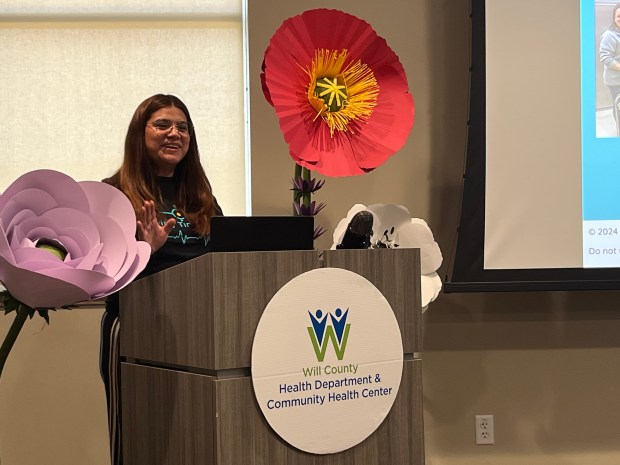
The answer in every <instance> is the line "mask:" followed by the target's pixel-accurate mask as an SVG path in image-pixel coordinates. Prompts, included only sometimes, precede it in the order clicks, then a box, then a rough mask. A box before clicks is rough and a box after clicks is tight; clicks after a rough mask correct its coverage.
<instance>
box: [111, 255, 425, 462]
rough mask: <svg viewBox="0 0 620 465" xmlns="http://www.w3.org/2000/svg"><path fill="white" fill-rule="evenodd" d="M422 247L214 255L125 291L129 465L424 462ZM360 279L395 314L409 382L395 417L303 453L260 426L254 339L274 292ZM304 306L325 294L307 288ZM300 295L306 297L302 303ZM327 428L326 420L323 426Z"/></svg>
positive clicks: (123, 389) (123, 346)
mask: <svg viewBox="0 0 620 465" xmlns="http://www.w3.org/2000/svg"><path fill="white" fill-rule="evenodd" d="M419 260H420V259H419V250H417V249H384V250H381V249H380V250H330V251H325V252H324V254H323V257H322V259H321V258H320V254H319V252H318V251H280V252H239V253H212V254H206V255H204V256H202V257H199V258H196V259H194V260H190V261H188V262H186V263H183V264H181V265H178V266H176V267H173V268H169V269H167V270H164V271H162V272H160V273H157V274H155V275H152V276H149V277H147V278H144V279H141V280H139V281H136V282H134V283H132V284H131V285H130V286H128V287H127V288H126V289H124V290H123V291H121V296H120V304H121V308H120V318H121V328H122V329H121V356H122V357H123V358H124V360H125V362H124V363H123V364H122V367H121V370H122V375H121V380H122V386H121V399H122V400H121V402H122V406H123V407H122V414H123V431H122V434H123V447H124V459H125V463H127V464H130V465H143V464H144V465H147V464H148V465H199V464H200V465H204V464H215V465H262V464H264V465H353V464H355V465H375V464H376V465H379V464H381V465H384V464H385V465H388V464H389V465H423V464H424V448H423V411H422V380H421V363H422V361H421V360H420V359H419V358H417V357H418V356H419V353H420V352H421V348H422V325H421V306H420V302H421V298H420V261H419ZM321 267H334V268H343V269H347V270H350V271H353V272H355V273H357V274H359V275H361V276H363V277H365V278H366V279H368V280H369V281H370V282H371V283H373V284H374V286H375V287H377V288H378V289H379V291H381V293H382V294H383V295H384V296H385V298H386V300H387V301H388V303H389V304H390V306H391V307H392V310H393V311H394V314H395V316H396V320H397V322H398V325H399V327H400V331H401V336H402V342H403V355H404V360H405V362H404V365H403V376H402V380H401V385H400V389H399V391H398V395H397V397H396V400H395V403H394V406H393V407H392V409H391V411H390V413H389V414H388V416H387V417H386V419H385V420H384V421H383V423H382V424H381V425H380V426H379V428H378V429H377V430H376V431H375V432H374V433H373V434H371V435H370V436H369V437H368V438H367V439H366V440H364V441H362V442H361V443H360V444H358V445H357V446H355V447H352V448H350V449H348V450H346V451H343V452H340V453H337V454H328V455H314V454H309V453H306V452H302V451H300V450H298V449H296V448H294V447H292V446H291V445H290V444H288V443H286V442H285V441H284V440H282V439H281V438H280V437H279V436H278V435H277V434H276V433H275V432H274V431H273V430H272V429H271V428H270V426H269V424H268V423H267V421H266V420H265V418H264V416H263V414H262V412H261V410H260V408H259V406H258V404H257V402H256V399H255V396H254V392H253V386H252V379H251V376H250V366H251V356H252V343H253V339H254V334H255V331H256V327H257V325H258V323H259V320H260V318H261V316H262V313H263V311H264V309H265V307H266V306H267V304H268V303H269V301H270V300H271V298H272V297H273V296H274V295H275V294H276V292H277V291H278V290H279V289H280V288H281V287H282V286H284V285H285V284H286V283H288V282H289V281H290V280H292V279H293V278H295V277H297V276H299V275H300V274H302V273H305V272H307V271H310V270H312V269H315V268H321ZM307 292H308V294H307V295H308V299H310V298H311V296H312V294H313V293H316V292H320V289H308V291H307ZM303 297H304V296H300V299H303ZM326 421H329V419H326Z"/></svg>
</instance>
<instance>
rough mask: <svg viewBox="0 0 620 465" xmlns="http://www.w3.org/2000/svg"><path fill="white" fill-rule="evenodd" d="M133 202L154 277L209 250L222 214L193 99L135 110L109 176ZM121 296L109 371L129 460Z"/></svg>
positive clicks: (107, 316)
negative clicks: (201, 149)
mask: <svg viewBox="0 0 620 465" xmlns="http://www.w3.org/2000/svg"><path fill="white" fill-rule="evenodd" d="M104 182H108V183H109V184H112V185H113V186H115V187H117V188H118V189H120V190H121V191H122V192H123V193H124V194H125V195H126V196H127V197H128V198H129V200H130V202H131V204H132V205H133V208H134V210H135V212H136V217H137V218H138V225H137V226H138V228H137V236H138V239H140V240H144V241H146V242H148V243H149V244H150V246H151V259H150V260H149V263H148V264H147V266H146V268H145V270H144V271H143V272H142V273H141V275H140V276H139V277H138V278H140V277H144V276H148V275H150V274H152V273H155V272H157V271H161V270H163V269H166V268H168V267H171V266H173V265H176V264H178V263H181V262H183V261H186V260H189V259H191V258H195V257H197V256H199V255H202V254H204V253H206V252H207V251H208V249H207V242H208V240H209V239H208V237H209V236H208V235H209V224H210V220H211V218H212V217H213V216H214V215H221V214H222V211H221V209H220V207H219V206H218V204H217V201H216V200H215V197H214V196H213V194H212V192H211V184H210V183H209V180H208V179H207V176H206V174H205V171H204V169H203V167H202V165H201V163H200V155H199V153H198V144H197V141H196V134H195V133H194V125H193V124H192V119H191V117H190V114H189V110H188V109H187V107H186V106H185V104H184V103H183V102H182V101H181V100H179V99H178V98H177V97H174V96H172V95H162V94H158V95H154V96H152V97H149V98H148V99H146V100H145V101H144V102H142V103H141V104H140V105H139V106H138V108H137V109H136V111H135V112H134V114H133V117H132V119H131V122H130V123H129V128H128V130H127V136H126V138H125V154H124V158H123V162H122V164H121V167H120V169H119V170H118V171H117V172H116V174H114V175H113V176H112V177H111V178H109V179H105V180H104ZM119 329H120V326H119V319H118V295H114V296H111V297H110V298H108V300H107V301H106V310H105V312H104V314H103V319H102V321H101V360H100V363H101V367H100V368H101V376H102V378H103V382H104V384H105V389H106V399H107V404H108V425H109V428H110V449H111V454H112V464H113V465H119V464H121V463H122V447H121V428H120V427H121V405H120V402H119V397H120V360H119Z"/></svg>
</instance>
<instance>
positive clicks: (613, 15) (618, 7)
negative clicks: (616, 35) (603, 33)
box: [609, 3, 620, 29]
mask: <svg viewBox="0 0 620 465" xmlns="http://www.w3.org/2000/svg"><path fill="white" fill-rule="evenodd" d="M618 10H620V3H616V6H614V9H613V10H612V11H611V26H609V29H618V26H617V25H616V11H618Z"/></svg>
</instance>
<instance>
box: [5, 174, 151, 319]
mask: <svg viewBox="0 0 620 465" xmlns="http://www.w3.org/2000/svg"><path fill="white" fill-rule="evenodd" d="M135 233H136V217H135V214H134V211H133V209H132V207H131V204H130V203H129V200H128V199H127V198H126V197H125V196H124V195H123V194H122V193H121V192H120V191H118V190H117V189H115V188H114V187H112V186H109V185H107V184H104V183H101V182H93V181H84V182H76V181H74V180H73V179H72V178H70V177H69V176H67V175H65V174H62V173H59V172H57V171H51V170H38V171H32V172H30V173H27V174H25V175H23V176H21V177H20V178H18V179H17V180H16V181H15V182H14V183H13V184H11V185H10V186H9V187H8V188H7V190H6V191H4V192H3V193H2V194H1V195H0V282H1V283H2V284H3V285H4V286H5V287H6V289H7V290H8V291H9V292H10V293H11V295H12V296H13V297H14V298H15V299H17V300H18V301H20V302H22V303H24V304H25V305H28V306H29V307H31V308H34V309H37V308H57V307H61V306H67V305H71V304H73V303H76V302H79V301H83V300H90V299H97V298H101V297H104V296H106V295H108V294H111V293H113V292H116V291H118V290H120V289H121V288H123V287H124V286H126V285H127V284H129V283H130V282H131V281H132V280H133V279H134V278H135V277H136V276H137V275H138V273H140V271H142V270H143V269H144V267H145V266H146V263H147V262H148V260H149V257H150V253H151V249H150V247H149V245H148V244H147V243H146V242H142V241H136V239H135ZM50 246H51V247H52V248H53V249H56V250H61V251H62V253H61V254H59V255H56V254H53V253H50V252H49V251H48V250H46V248H49V247H50ZM65 252H66V254H65Z"/></svg>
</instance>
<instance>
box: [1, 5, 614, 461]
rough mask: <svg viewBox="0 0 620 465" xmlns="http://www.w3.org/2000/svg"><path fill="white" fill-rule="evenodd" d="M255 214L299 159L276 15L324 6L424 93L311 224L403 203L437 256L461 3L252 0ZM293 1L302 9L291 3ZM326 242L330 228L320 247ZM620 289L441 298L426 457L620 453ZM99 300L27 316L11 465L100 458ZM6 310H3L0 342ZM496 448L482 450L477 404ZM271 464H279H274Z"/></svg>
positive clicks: (277, 200)
mask: <svg viewBox="0 0 620 465" xmlns="http://www.w3.org/2000/svg"><path fill="white" fill-rule="evenodd" d="M249 3H250V5H249V14H250V16H249V18H250V24H249V29H250V44H251V46H250V47H251V48H250V55H251V56H250V72H251V79H252V83H251V92H252V97H251V107H252V114H251V119H252V121H251V122H252V134H251V135H252V156H253V166H252V170H253V176H252V180H253V186H252V188H253V195H254V213H255V214H287V213H288V212H289V210H290V192H289V188H290V182H289V179H290V178H291V177H292V173H293V164H292V161H290V159H289V158H288V155H287V153H288V150H287V147H286V144H285V143H284V140H283V138H282V135H281V134H280V132H279V129H278V125H277V119H276V117H275V114H274V112H273V110H272V108H271V107H270V106H269V105H268V104H267V103H266V102H265V101H264V99H263V97H262V93H261V92H260V87H259V83H258V73H259V70H260V64H261V61H262V54H263V51H264V48H265V46H266V45H267V42H268V40H269V37H270V36H271V34H272V33H273V31H274V30H275V29H276V28H277V27H278V26H279V25H280V23H281V22H282V20H283V19H285V18H287V17H289V16H291V15H294V14H297V13H300V12H301V11H303V10H304V9H307V8H313V7H319V6H329V7H333V8H339V9H342V10H345V11H348V12H350V13H353V14H355V15H358V16H360V17H362V18H364V19H366V20H367V21H369V22H370V23H371V24H372V25H373V27H374V28H375V29H376V30H377V32H378V33H379V34H380V35H382V36H383V37H385V38H386V39H387V41H388V43H389V44H390V46H391V47H392V48H393V49H394V50H395V51H396V53H397V54H398V55H399V56H400V58H401V61H402V63H403V65H404V66H405V70H406V72H407V74H408V77H409V83H410V88H411V91H412V93H413V96H414V99H415V102H416V123H415V125H414V129H413V131H412V133H411V137H410V138H409V141H408V142H407V144H406V146H405V147H404V149H403V150H402V151H401V152H400V153H398V154H396V155H395V156H394V157H392V158H391V159H390V160H389V161H388V162H387V163H386V164H385V165H384V166H382V167H380V168H379V169H377V170H376V171H375V172H373V173H371V174H368V175H365V176H361V177H356V178H344V179H328V180H327V184H326V185H325V187H324V188H323V190H321V191H320V192H319V193H318V194H317V195H316V199H317V200H318V201H324V202H327V209H326V210H324V212H322V213H321V214H320V215H319V217H318V218H317V222H318V223H320V224H322V225H324V226H325V227H327V228H329V229H330V234H331V231H332V230H333V227H334V226H335V224H336V223H337V222H338V220H339V219H340V218H342V217H343V216H344V215H345V213H346V211H347V210H348V208H349V207H350V206H351V205H353V204H354V203H367V204H368V203H376V202H394V203H400V204H403V205H406V206H407V207H408V208H409V209H410V211H411V212H412V214H414V215H415V216H419V217H421V218H425V219H426V220H427V221H428V222H429V224H430V226H431V228H432V229H433V231H434V233H435V236H436V239H437V240H438V242H439V243H440V245H441V246H442V249H443V251H444V254H445V255H446V256H448V255H449V253H450V250H451V248H452V245H453V241H454V232H455V230H456V225H457V213H458V208H459V201H460V189H461V174H462V164H463V157H464V146H465V140H466V133H465V121H466V119H467V78H468V74H467V67H468V62H469V49H468V45H467V44H468V34H469V20H468V7H469V2H468V0H384V1H382V2H376V1H373V2H370V1H360V0H333V1H330V2H327V1H313V2H310V3H307V2H306V3H301V2H293V1H292V0H269V1H266V0H249ZM295 5H299V6H295ZM329 245H331V238H330V237H328V236H324V237H323V238H322V240H321V242H320V244H319V246H320V247H322V248H324V247H328V246H329ZM617 298H618V294H617V293H615V292H575V293H568V292H566V293H543V292H541V293H523V294H466V295H441V296H440V297H439V299H438V300H437V301H436V302H434V303H433V304H432V305H431V308H430V310H429V311H428V312H427V313H426V316H425V322H424V324H425V352H424V397H425V405H424V409H425V422H426V425H425V426H426V453H427V464H429V465H457V464H458V465H468V464H472V465H473V464H476V465H481V464H489V465H513V464H514V465H517V464H518V465H522V464H526V463H527V464H528V465H538V464H540V465H573V464H574V465H583V464H596V465H612V464H613V465H617V464H618V463H620V446H619V440H618V438H619V437H620V401H618V394H620V369H619V368H620V336H619V335H620V311H619V310H618V309H617V305H616V300H617ZM99 316H100V310H80V311H76V312H73V313H69V312H62V313H61V314H58V315H52V325H51V326H50V327H49V328H45V329H43V330H42V329H41V327H42V324H41V321H38V320H33V321H32V322H29V323H28V326H27V327H26V329H25V330H24V334H22V337H21V338H20V340H19V343H18V347H16V350H15V352H14V353H13V354H12V360H11V362H10V364H9V365H7V368H6V369H5V375H6V376H5V377H4V379H3V380H2V383H1V385H0V441H2V442H0V456H1V457H2V463H3V465H31V464H32V465H35V464H36V465H39V464H42V463H45V464H46V465H55V464H58V465H73V464H80V465H83V464H89V465H98V464H105V463H106V457H105V456H106V452H107V450H106V447H107V443H106V441H107V435H106V431H105V409H104V397H103V389H102V387H101V384H100V381H99V378H98V373H97V368H96V367H97V360H96V356H97V351H98V341H99V339H98V337H99V336H98V329H99V328H98V318H99ZM9 321H10V317H0V337H3V335H4V333H5V332H6V328H7V327H8V322H9ZM488 413H491V414H493V415H495V436H496V444H495V445H493V446H475V445H474V428H473V420H474V415H475V414H488ZM274 465H276V464H274Z"/></svg>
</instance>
